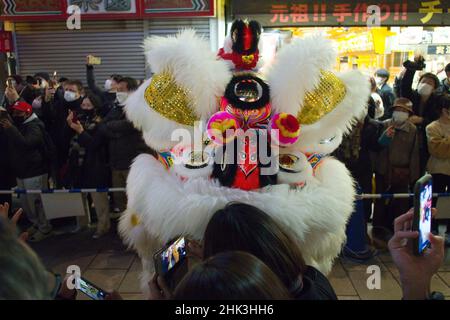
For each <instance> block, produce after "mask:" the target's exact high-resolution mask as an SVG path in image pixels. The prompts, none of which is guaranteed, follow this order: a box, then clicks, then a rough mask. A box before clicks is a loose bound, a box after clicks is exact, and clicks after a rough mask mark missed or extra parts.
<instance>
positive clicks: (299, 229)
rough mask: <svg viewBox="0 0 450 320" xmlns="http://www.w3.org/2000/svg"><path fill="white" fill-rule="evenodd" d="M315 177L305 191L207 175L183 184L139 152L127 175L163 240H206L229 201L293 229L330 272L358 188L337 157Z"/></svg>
mask: <svg viewBox="0 0 450 320" xmlns="http://www.w3.org/2000/svg"><path fill="white" fill-rule="evenodd" d="M316 179H317V181H318V183H317V184H315V185H312V184H310V185H306V187H305V188H304V189H302V190H292V189H291V188H290V186H289V185H287V184H283V185H274V186H269V187H266V188H264V189H262V190H260V191H259V192H247V191H243V190H239V189H232V188H226V187H222V186H220V185H219V183H218V182H216V181H212V180H207V179H204V178H197V179H189V180H187V181H185V182H180V180H179V178H178V177H177V176H176V175H175V174H174V173H170V172H169V173H168V172H167V171H166V170H165V169H164V168H163V166H162V165H161V164H160V163H159V162H158V161H157V160H155V159H154V158H153V157H151V156H148V155H140V156H138V157H137V158H136V160H135V162H134V163H133V165H132V167H131V170H130V174H129V176H128V181H127V192H128V205H129V207H130V208H133V210H134V211H136V212H139V213H140V216H141V219H142V223H143V226H144V228H145V231H146V233H147V234H148V235H149V236H150V238H157V239H161V240H162V241H163V242H166V241H168V240H169V239H170V238H172V237H175V236H177V235H180V234H185V235H189V236H191V237H194V238H195V239H202V237H203V233H204V231H205V229H206V225H207V224H208V221H209V219H210V218H211V216H212V214H213V213H214V212H215V211H217V210H218V209H221V208H223V207H224V206H225V205H226V204H227V203H229V202H232V201H240V202H244V203H248V204H251V205H254V206H257V207H258V208H260V209H262V210H264V211H265V212H267V213H268V214H269V215H271V216H272V217H273V218H275V219H276V220H277V221H279V222H280V223H282V224H283V225H284V226H285V227H286V228H288V229H290V230H291V231H292V232H293V233H294V235H295V236H296V239H297V240H298V241H299V244H300V246H301V249H302V252H303V254H304V256H305V259H306V261H307V263H312V264H313V265H315V266H317V267H319V268H320V269H321V271H323V272H325V273H328V272H329V271H330V269H331V265H332V261H333V259H334V258H335V257H336V256H337V255H338V253H339V252H340V249H341V246H342V244H343V243H344V241H345V225H346V222H347V219H348V217H349V215H350V214H351V212H352V210H353V201H354V188H353V183H352V178H351V176H350V174H349V172H348V171H347V169H346V168H345V166H344V165H343V164H342V163H340V162H339V161H337V160H335V159H333V158H326V159H324V160H323V163H322V164H321V165H320V166H319V167H318V169H317V171H316Z"/></svg>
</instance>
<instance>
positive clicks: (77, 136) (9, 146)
mask: <svg viewBox="0 0 450 320" xmlns="http://www.w3.org/2000/svg"><path fill="white" fill-rule="evenodd" d="M88 61H89V59H88ZM86 78H87V85H88V86H87V87H84V86H83V83H82V82H81V81H79V80H76V79H67V78H60V79H55V78H54V77H50V75H49V74H48V73H47V72H39V73H36V74H35V75H34V76H27V77H26V80H23V78H22V77H20V76H18V75H14V76H10V77H9V78H8V80H7V87H6V89H5V94H4V100H3V103H2V106H1V109H0V116H1V117H0V148H1V149H2V150H4V151H5V153H4V154H5V156H4V157H1V161H2V163H1V170H0V175H1V176H0V181H1V185H0V189H2V190H8V189H11V188H13V187H16V186H17V187H18V188H19V189H28V190H29V189H32V190H45V189H48V188H50V187H51V188H58V189H61V188H66V189H71V188H108V187H114V188H124V187H125V184H126V178H127V175H128V170H129V167H130V165H131V162H132V160H133V159H134V158H135V157H136V156H137V155H138V154H140V153H152V151H151V150H150V149H149V148H148V147H147V146H146V144H145V142H144V141H143V138H142V134H141V132H139V131H138V130H137V129H135V128H134V126H133V124H132V123H131V122H130V121H128V119H127V118H126V116H125V112H124V106H125V102H126V100H127V97H128V95H130V94H131V93H132V92H133V91H135V90H136V89H137V88H138V82H137V80H135V79H133V78H131V77H126V76H121V75H117V74H114V75H111V77H110V78H109V79H107V80H106V81H105V84H104V88H103V89H101V88H99V87H98V86H97V84H96V82H95V77H94V66H93V65H89V64H87V65H86ZM83 196H84V197H85V201H87V203H88V204H89V206H90V207H93V208H95V213H96V217H97V221H98V223H97V230H96V232H95V233H94V235H93V237H94V238H99V237H101V236H102V235H104V234H105V233H107V232H108V230H109V228H110V212H113V213H116V214H120V213H121V212H123V210H125V208H126V196H125V193H124V192H117V193H114V194H107V193H91V194H89V195H83ZM0 200H2V203H3V202H9V203H11V197H10V196H2V198H1V199H0ZM20 200H21V205H22V207H23V209H24V211H25V213H26V215H27V218H28V220H29V221H30V222H31V226H30V228H29V229H28V230H27V232H28V234H29V240H30V241H40V240H42V239H45V238H47V237H49V236H50V235H51V234H52V225H51V223H50V222H49V221H48V220H47V219H46V217H45V212H44V209H43V205H42V201H41V196H40V195H39V194H25V195H20ZM86 207H88V206H86Z"/></svg>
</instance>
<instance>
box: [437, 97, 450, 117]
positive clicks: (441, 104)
mask: <svg viewBox="0 0 450 320" xmlns="http://www.w3.org/2000/svg"><path fill="white" fill-rule="evenodd" d="M443 109H447V110H448V111H450V95H448V94H441V95H439V96H438V98H437V101H436V110H437V112H438V113H439V114H441V113H442V110H443Z"/></svg>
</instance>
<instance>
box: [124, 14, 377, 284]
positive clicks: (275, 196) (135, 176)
mask: <svg viewBox="0 0 450 320" xmlns="http://www.w3.org/2000/svg"><path fill="white" fill-rule="evenodd" d="M233 28H234V30H233ZM233 28H232V32H231V34H232V36H231V37H230V38H228V40H227V42H228V45H226V48H223V49H221V51H220V52H219V55H216V54H214V53H212V52H210V50H209V44H208V42H207V41H206V40H204V39H201V38H199V37H197V36H196V35H195V32H194V31H191V30H186V31H183V32H181V33H179V34H178V35H177V36H176V37H168V38H163V37H150V38H148V39H146V40H145V52H146V57H147V61H148V63H149V65H150V67H151V69H152V71H153V73H154V76H153V77H152V78H151V79H149V80H147V81H146V82H145V83H144V84H142V85H141V87H140V88H139V89H138V90H137V91H136V92H135V93H134V94H133V95H132V96H130V98H129V99H128V101H127V107H126V113H127V116H128V118H129V119H130V120H131V121H132V122H133V123H134V125H135V126H136V127H137V128H138V129H141V130H142V131H143V135H144V139H145V141H146V143H147V144H148V145H149V146H151V147H152V148H153V149H155V150H156V151H158V154H159V156H158V159H157V158H155V157H153V156H151V155H146V154H145V155H144V154H143V155H140V156H138V157H137V158H136V160H135V161H134V163H133V165H132V167H131V170H130V174H129V177H128V182H127V193H128V208H127V211H126V213H125V214H124V215H123V217H122V218H121V221H120V224H119V230H120V233H121V235H122V237H123V239H124V241H125V243H126V244H128V245H129V246H130V247H132V248H134V249H135V250H136V251H137V252H138V254H139V256H140V258H141V259H142V262H143V268H144V272H143V275H142V287H143V289H145V288H146V286H147V281H148V280H149V275H150V271H151V270H152V268H153V261H152V254H153V253H154V252H155V251H156V250H157V249H158V248H159V247H160V246H162V244H163V243H165V242H167V241H169V240H170V239H173V238H175V237H177V236H180V235H185V236H188V237H191V238H193V239H197V240H201V239H202V237H203V233H204V231H205V228H206V226H207V224H208V222H209V219H210V218H211V216H212V215H213V214H214V212H215V211H217V210H218V209H221V208H223V207H224V206H225V205H226V204H227V203H229V202H233V201H238V202H243V203H247V204H251V205H253V206H256V207H258V208H260V209H261V210H263V211H265V212H267V213H268V214H269V215H270V216H272V217H273V218H274V219H275V220H276V221H278V222H279V223H281V224H282V225H284V227H286V228H287V229H289V230H290V231H291V232H292V233H293V234H294V236H295V238H296V239H297V241H298V243H299V245H300V247H301V250H302V253H303V255H304V258H305V260H306V262H307V263H308V264H310V265H313V266H315V267H317V268H318V269H320V270H321V271H322V272H324V273H325V274H327V273H329V271H330V270H331V267H332V264H333V260H334V258H335V257H336V256H337V255H338V254H339V252H340V250H341V247H342V245H343V243H344V242H345V226H346V222H347V219H348V217H349V216H350V214H351V213H352V211H353V201H354V197H355V189H354V184H353V180H352V178H351V175H350V173H349V172H348V170H347V169H346V168H345V166H344V165H343V164H342V163H341V162H339V161H337V160H336V159H334V158H333V157H331V156H329V154H330V153H332V152H333V151H334V150H335V149H336V148H337V147H338V146H339V144H340V143H341V141H342V136H343V134H345V133H346V132H347V131H348V130H349V129H350V128H351V125H352V122H353V121H354V119H356V118H361V117H363V116H364V114H365V112H366V111H365V110H366V104H367V98H368V96H369V83H368V81H367V79H366V78H365V77H364V76H363V75H362V74H361V73H359V72H358V71H351V72H348V73H346V74H341V75H337V74H335V73H333V72H332V71H331V69H332V67H333V65H334V64H335V61H336V53H335V51H334V50H333V47H332V43H331V42H330V41H329V40H326V39H323V38H320V37H312V38H308V39H296V40H294V41H293V42H292V43H291V44H288V45H285V46H284V47H283V48H282V49H281V50H280V51H279V52H278V54H277V56H276V58H275V62H274V63H273V65H272V66H271V67H270V68H269V69H268V70H266V72H265V74H258V73H256V72H253V71H254V69H255V68H257V67H256V63H257V62H258V61H257V60H258V58H259V51H258V49H257V47H258V40H259V35H260V29H259V28H258V25H257V24H255V23H253V22H252V23H250V24H249V23H247V22H242V21H239V22H238V23H235V24H234V25H233ZM230 42H231V43H230ZM236 61H237V62H236ZM230 62H232V64H234V66H235V67H236V68H237V69H235V70H233V71H230V68H229V66H230ZM246 66H248V67H246ZM252 70H253V71H252ZM263 79H264V80H263ZM198 122H201V123H203V128H200V129H199V128H198V127H199V125H198ZM196 128H197V129H196ZM177 129H185V130H187V131H186V132H190V133H192V136H194V131H195V132H196V134H197V136H199V135H198V132H199V130H201V131H203V132H201V133H202V134H200V139H201V144H200V150H199V148H198V147H197V148H196V147H194V146H193V144H190V143H189V144H188V145H186V144H184V145H183V144H180V140H179V139H178V140H175V141H172V133H173V132H174V131H175V130H177ZM256 129H257V130H256ZM270 129H278V130H279V135H277V134H274V133H273V132H276V131H270ZM250 130H252V131H251V132H257V133H256V135H253V136H252V135H248V138H244V139H241V140H243V141H244V143H237V140H239V139H238V137H240V136H242V135H244V136H245V134H246V133H247V132H250ZM225 131H226V132H227V133H228V132H232V134H231V135H226V134H225ZM177 132H178V131H177ZM211 132H212V133H211ZM264 132H267V133H268V134H267V135H266V137H268V139H266V140H267V141H268V142H267V143H262V142H261V141H260V140H258V137H260V136H264ZM255 137H256V138H255ZM255 141H256V143H255ZM246 142H249V143H246ZM229 150H232V151H233V150H234V151H235V152H228V151H229ZM261 150H263V151H264V152H266V153H267V154H268V155H269V159H270V164H276V170H275V171H273V172H269V174H264V169H267V167H268V166H270V164H267V163H263V161H262V159H260V158H261V152H260V151H261ZM216 154H219V155H220V156H219V159H222V160H230V159H231V160H232V161H222V163H216V162H214V161H211V159H213V158H214V157H216V158H217V155H216ZM229 154H231V156H229ZM177 160H178V161H177ZM269 171H270V170H269Z"/></svg>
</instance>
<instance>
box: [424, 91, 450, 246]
mask: <svg viewBox="0 0 450 320" xmlns="http://www.w3.org/2000/svg"><path fill="white" fill-rule="evenodd" d="M437 105H438V110H439V113H440V117H439V119H438V120H436V121H433V122H432V123H430V124H429V125H428V126H427V128H426V134H427V142H428V150H429V152H430V158H429V160H428V163H427V171H428V172H429V173H430V174H431V175H432V176H433V188H434V192H435V193H445V192H450V96H449V95H442V96H441V97H440V98H439V101H438V104H437ZM436 203H437V198H433V205H434V206H436ZM444 223H445V224H446V228H447V230H446V242H445V243H446V245H447V246H450V220H449V219H446V220H444ZM432 226H433V232H434V233H435V234H438V233H439V230H438V226H439V221H438V220H435V221H433V224H432Z"/></svg>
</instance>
